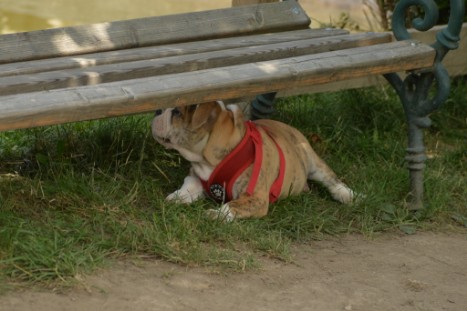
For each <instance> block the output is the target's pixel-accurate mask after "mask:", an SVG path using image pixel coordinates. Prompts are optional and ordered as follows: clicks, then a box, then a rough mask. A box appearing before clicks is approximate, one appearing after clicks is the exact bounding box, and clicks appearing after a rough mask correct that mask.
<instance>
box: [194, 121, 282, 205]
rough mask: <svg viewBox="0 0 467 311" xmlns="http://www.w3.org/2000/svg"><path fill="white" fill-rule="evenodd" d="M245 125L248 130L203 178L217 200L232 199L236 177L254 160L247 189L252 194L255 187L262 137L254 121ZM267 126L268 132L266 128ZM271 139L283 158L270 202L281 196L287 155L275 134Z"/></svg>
mask: <svg viewBox="0 0 467 311" xmlns="http://www.w3.org/2000/svg"><path fill="white" fill-rule="evenodd" d="M245 126H246V133H245V136H244V137H243V139H242V141H241V142H240V143H239V144H238V145H237V147H235V149H234V150H233V151H232V152H231V153H229V154H228V155H227V157H225V158H224V160H222V162H221V163H219V165H217V166H216V168H215V169H214V171H213V172H212V174H211V176H210V177H209V180H207V181H204V180H201V183H202V184H203V187H204V190H205V191H206V193H207V194H209V196H211V197H212V198H213V199H215V200H216V201H219V202H228V201H231V200H232V199H233V193H232V189H233V185H234V183H235V181H236V180H237V178H238V177H239V176H240V174H241V173H243V171H245V170H246V169H247V168H248V167H249V166H250V165H251V164H253V171H252V173H251V178H250V181H249V183H248V186H247V188H246V193H247V194H248V195H252V194H253V192H254V190H255V187H256V183H257V182H258V177H259V173H260V171H261V165H262V162H263V140H262V138H261V133H260V132H259V130H258V128H257V127H256V125H255V124H254V123H253V122H251V121H247V122H245ZM265 130H266V133H268V132H267V129H265ZM268 135H269V133H268ZM269 137H271V135H269ZM271 139H272V140H273V141H274V143H275V144H276V147H277V151H278V153H279V161H280V168H279V175H278V176H277V178H276V180H275V181H274V183H273V184H272V185H271V189H270V190H269V202H270V203H274V202H275V201H277V199H278V198H279V195H280V193H281V190H282V184H283V182H284V175H285V157H284V153H283V152H282V149H281V148H280V147H279V145H278V144H277V142H276V141H275V140H274V139H273V138H272V137H271Z"/></svg>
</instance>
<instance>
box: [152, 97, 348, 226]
mask: <svg viewBox="0 0 467 311" xmlns="http://www.w3.org/2000/svg"><path fill="white" fill-rule="evenodd" d="M151 128H152V134H153V136H154V138H155V140H156V141H157V142H159V143H160V144H161V145H163V146H164V147H165V148H167V149H175V150H177V151H178V152H179V153H180V155H181V156H182V157H183V158H185V159H186V160H188V161H189V162H191V169H190V173H189V174H188V176H187V177H186V178H185V180H184V182H183V185H182V186H181V188H180V189H178V190H177V191H175V192H173V193H172V194H170V195H169V196H168V197H167V198H166V200H170V201H177V202H182V203H191V202H194V201H196V200H199V199H201V198H204V197H205V196H210V197H212V198H213V199H215V200H216V201H218V202H219V203H221V204H220V208H219V209H210V210H208V211H207V213H208V216H210V217H211V218H216V219H222V220H224V221H232V220H234V219H236V218H239V219H240V218H249V217H263V216H265V215H266V214H267V212H268V207H269V204H270V203H273V202H275V201H276V200H277V199H279V198H284V197H287V196H289V195H294V194H298V193H300V192H303V191H308V190H309V187H308V183H307V181H308V180H312V181H317V182H319V183H321V184H322V185H324V187H326V188H327V189H328V190H329V192H330V193H331V195H332V197H333V198H334V199H335V200H337V201H339V202H341V203H351V202H352V201H353V199H354V196H355V195H354V193H353V191H352V190H351V189H350V188H349V187H347V185H345V184H344V183H343V182H342V181H340V180H339V179H338V178H337V176H336V174H335V173H334V172H333V171H332V170H331V169H330V168H329V166H328V165H326V163H325V162H324V161H323V160H322V159H321V158H320V157H319V156H318V155H317V154H316V153H315V151H314V150H313V149H312V147H311V145H310V143H309V142H308V141H307V139H306V138H305V137H304V136H303V135H302V134H301V133H300V132H299V131H298V130H297V129H295V128H293V127H291V126H289V125H287V124H284V123H281V122H278V121H273V120H265V119H263V120H257V121H246V120H245V119H244V116H243V112H242V111H241V109H240V108H239V107H238V106H236V105H228V106H227V107H225V106H224V104H223V102H221V101H216V102H209V103H204V104H198V105H190V106H182V107H177V108H168V109H165V110H158V111H156V116H155V117H154V119H153V121H152V124H151Z"/></svg>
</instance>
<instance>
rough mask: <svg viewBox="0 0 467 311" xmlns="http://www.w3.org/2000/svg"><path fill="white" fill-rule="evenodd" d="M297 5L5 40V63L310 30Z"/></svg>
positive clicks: (1, 59)
mask: <svg viewBox="0 0 467 311" xmlns="http://www.w3.org/2000/svg"><path fill="white" fill-rule="evenodd" d="M309 24H310V19H309V18H308V16H307V15H306V13H305V12H304V11H303V9H302V8H301V7H300V5H299V4H298V3H297V2H296V1H283V2H278V3H268V4H258V5H253V6H241V7H235V8H227V9H218V10H210V11H203V12H195V13H185V14H174V15H167V16H158V17H148V18H140V19H132V20H126V21H115V22H109V23H100V24H92V25H82V26H75V27H64V28H54V29H46V30H38V31H31V32H23V33H15V34H8V35H2V36H0V47H1V48H0V63H8V62H14V61H24V60H31V59H40V58H47V57H57V56H64V55H76V54H82V53H90V52H97V51H108V50H115V49H124V48H133V47H141V46H149V45H157V44H168V43H176V42H185V41H197V40H204V39H213V38H221V37H229V36H235V35H243V34H248V33H265V32H268V31H286V30H293V29H303V28H307V27H308V25H309Z"/></svg>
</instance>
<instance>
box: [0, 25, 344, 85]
mask: <svg viewBox="0 0 467 311" xmlns="http://www.w3.org/2000/svg"><path fill="white" fill-rule="evenodd" d="M344 34H348V31H346V30H341V29H331V28H326V29H303V30H294V31H286V32H279V33H271V34H261V35H249V36H239V37H232V38H222V39H212V40H204V41H197V42H186V43H176V44H167V45H160V46H149V47H142V48H133V49H124V50H116V51H108V52H99V53H90V54H83V55H79V56H67V57H57V58H51V59H41V60H32V61H25V62H16V63H9V64H0V77H7V76H14V75H22V74H23V75H24V74H33V73H38V72H45V71H56V70H63V69H72V68H87V67H93V66H99V65H106V64H114V63H123V62H132V61H138V60H146V59H154V58H161V57H170V56H179V55H186V54H194V53H203V52H209V51H219V50H227V49H234V48H239V47H246V46H255V45H265V44H274V43H281V42H289V41H298V40H306V39H314V38H322V37H331V36H338V35H344Z"/></svg>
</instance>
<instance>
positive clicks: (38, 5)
mask: <svg viewBox="0 0 467 311" xmlns="http://www.w3.org/2000/svg"><path fill="white" fill-rule="evenodd" d="M362 1H363V0H347V1H339V0H300V4H301V5H302V6H303V7H304V8H305V10H306V11H307V12H308V14H309V15H310V16H311V17H312V18H313V19H314V22H313V23H312V26H313V27H318V26H319V25H320V23H332V22H334V21H336V20H338V19H339V16H340V14H341V13H343V12H347V13H349V14H350V16H351V17H352V18H353V19H355V20H357V22H359V23H360V24H361V23H365V22H366V21H365V20H366V19H365V17H364V16H362V10H361V3H362ZM231 3H232V1H231V0H0V32H1V33H11V32H20V31H29V30H36V29H44V28H52V27H62V26H70V25H79V24H89V23H97V22H105V21H112V20H120V19H129V18H138V17H146V16H157V15H167V14H175V13H184V12H193V11H201V10H209V9H218V8H226V7H229V6H231Z"/></svg>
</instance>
